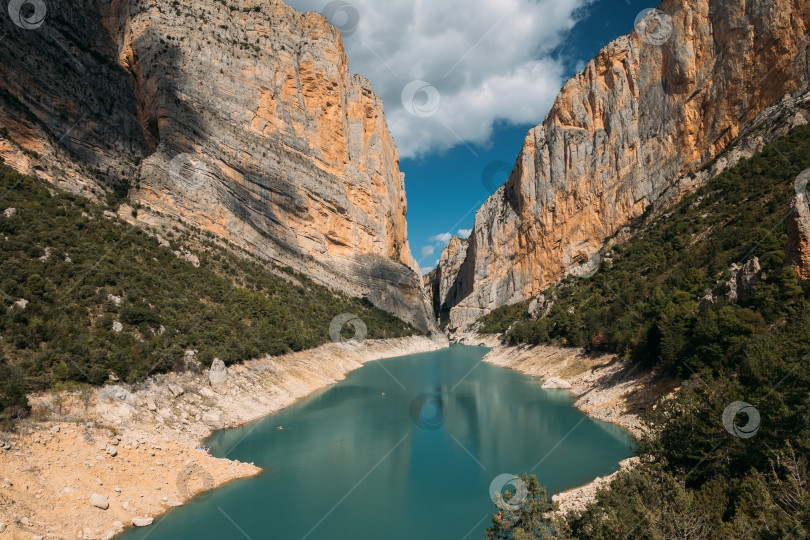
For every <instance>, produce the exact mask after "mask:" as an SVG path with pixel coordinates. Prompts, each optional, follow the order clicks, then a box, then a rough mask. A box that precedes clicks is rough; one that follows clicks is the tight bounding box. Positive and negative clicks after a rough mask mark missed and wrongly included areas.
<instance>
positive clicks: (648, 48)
mask: <svg viewBox="0 0 810 540" xmlns="http://www.w3.org/2000/svg"><path fill="white" fill-rule="evenodd" d="M659 9H660V11H661V12H663V13H664V14H665V15H666V16H667V18H668V19H667V20H668V21H671V33H670V29H669V26H668V25H667V24H664V25H663V26H661V27H658V28H655V29H653V28H649V27H648V32H650V34H647V33H645V32H644V31H640V30H639V29H637V30H636V31H634V32H633V33H631V34H630V35H627V36H623V37H620V38H618V39H617V40H615V41H614V42H612V43H611V44H609V45H608V46H607V47H605V48H604V49H603V50H602V51H601V52H600V53H599V55H598V56H597V57H596V58H594V59H593V60H591V61H590V62H588V64H587V66H586V67H585V69H584V70H583V71H582V72H581V73H579V74H578V75H576V76H575V77H574V78H573V79H572V80H570V81H569V82H568V83H567V84H566V85H565V86H564V87H563V89H562V91H561V92H560V94H559V96H558V97H557V99H556V102H555V103H554V106H553V108H552V110H551V111H550V112H549V114H548V116H547V117H546V119H545V120H544V121H543V123H542V124H541V125H539V126H537V127H536V128H534V129H532V130H531V131H530V132H529V134H528V135H527V137H526V140H525V142H524V145H523V149H522V151H521V153H520V155H519V157H518V159H517V162H516V164H515V168H514V170H513V172H512V174H511V176H510V178H509V180H508V181H507V183H506V184H505V185H504V186H502V187H501V188H500V189H499V190H498V191H497V192H496V193H495V194H494V195H493V196H492V197H490V198H489V199H488V200H487V202H486V203H485V204H484V205H483V206H482V208H481V209H479V211H478V213H477V214H476V221H475V228H474V231H473V234H472V236H471V238H470V247H469V250H468V253H467V258H466V260H465V262H464V264H463V265H462V266H461V267H460V269H459V271H458V275H459V276H461V277H460V279H461V280H468V279H469V276H472V279H473V283H474V285H473V286H471V287H470V288H469V292H468V293H467V294H466V295H464V296H463V298H460V299H454V298H448V299H440V301H439V304H443V305H445V306H446V309H449V310H450V315H449V322H450V326H451V328H456V329H463V328H465V327H466V326H468V325H469V324H470V323H471V322H473V321H475V320H476V319H477V318H478V317H480V316H481V315H482V314H485V313H487V312H489V311H490V310H492V309H494V308H496V307H498V306H501V305H504V304H509V303H513V302H517V301H520V300H525V299H527V298H529V297H531V296H533V295H536V294H538V293H539V292H541V291H542V290H543V289H544V288H546V287H547V286H548V285H549V284H551V283H552V282H554V281H556V280H558V279H559V278H561V277H562V276H564V275H565V274H568V273H574V274H582V273H583V272H588V271H590V270H591V269H590V268H589V267H588V265H589V264H594V263H596V262H598V252H599V250H600V249H601V248H602V247H603V246H604V245H605V243H606V242H607V241H609V239H611V237H613V236H614V235H616V234H617V233H618V232H619V231H620V230H621V229H622V228H623V227H625V226H627V225H628V224H630V223H631V222H632V221H633V220H634V219H636V218H639V217H640V216H642V215H643V214H644V213H645V212H647V211H649V210H651V209H653V208H654V207H655V206H656V205H661V204H664V203H670V202H674V201H675V200H677V199H678V198H679V197H680V195H681V194H682V193H683V192H684V191H685V190H690V189H694V187H695V185H697V184H698V183H699V177H696V175H695V174H694V173H695V172H696V171H697V170H698V169H699V168H700V167H701V166H703V165H705V164H706V163H708V162H710V161H711V160H712V159H714V158H715V157H717V156H718V154H720V153H721V152H722V151H723V150H724V149H725V148H726V147H727V146H728V145H729V143H730V142H732V141H733V140H734V139H735V138H736V137H737V136H738V135H739V134H740V132H741V130H743V129H744V128H745V126H747V125H749V124H750V123H751V122H752V121H753V120H754V119H755V118H756V117H757V116H758V115H759V114H760V113H761V112H762V111H763V110H764V109H765V108H766V107H767V106H769V105H771V104H772V103H774V102H776V101H777V100H779V99H780V98H782V97H783V96H785V95H786V94H788V93H790V92H794V91H797V90H798V89H800V88H803V87H805V86H806V85H807V83H808V81H809V80H810V74H809V72H810V58H809V57H808V43H809V42H810V38H809V37H808V26H810V3H807V2H806V1H805V0H664V2H663V3H662V4H661V5H660V6H659ZM665 23H666V21H665ZM664 39H665V41H664V42H663V43H661V41H663V40H664ZM586 267H588V268H586Z"/></svg>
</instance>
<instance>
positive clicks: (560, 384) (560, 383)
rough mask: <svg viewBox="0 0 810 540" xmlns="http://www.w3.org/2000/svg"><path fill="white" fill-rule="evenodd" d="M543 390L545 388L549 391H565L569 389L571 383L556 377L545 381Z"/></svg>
mask: <svg viewBox="0 0 810 540" xmlns="http://www.w3.org/2000/svg"><path fill="white" fill-rule="evenodd" d="M543 388H545V389H546V390H549V389H566V390H567V389H570V388H571V383H570V382H568V381H566V380H563V379H560V378H558V377H551V378H549V379H546V381H545V382H544V383H543Z"/></svg>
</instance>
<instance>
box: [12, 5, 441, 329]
mask: <svg viewBox="0 0 810 540" xmlns="http://www.w3.org/2000/svg"><path fill="white" fill-rule="evenodd" d="M0 20H1V21H2V22H0V24H2V25H3V26H2V28H0V30H1V31H2V34H3V46H2V47H1V48H0V75H2V76H0V126H1V127H2V131H0V157H2V158H3V159H4V160H5V162H6V163H7V164H9V165H11V166H13V167H14V168H15V169H17V170H19V171H20V172H22V173H27V174H37V175H38V176H40V177H42V178H44V179H47V180H49V181H51V182H52V183H53V184H54V185H56V186H58V187H60V188H65V189H69V190H71V191H73V192H75V193H78V194H82V195H85V196H88V197H91V198H93V199H96V200H105V199H109V198H111V197H112V198H114V199H115V198H118V199H122V198H123V197H126V198H127V199H128V200H127V202H128V203H129V204H130V205H131V206H132V207H133V209H132V210H131V212H132V217H133V218H134V221H135V222H137V223H138V224H140V225H142V226H143V227H145V228H148V229H156V230H168V229H172V228H178V229H181V230H183V231H187V232H191V233H199V234H204V235H207V236H209V237H213V238H215V239H217V240H218V241H219V242H221V243H222V244H223V245H230V246H236V247H237V248H239V249H240V250H245V251H248V252H250V253H252V254H253V255H254V256H256V257H258V258H259V259H260V260H266V261H271V262H273V263H276V264H279V265H282V266H287V267H290V268H292V269H294V270H296V271H298V272H301V273H303V274H305V275H307V276H310V277H312V278H313V279H314V280H315V281H317V282H319V283H321V284H325V285H327V286H329V287H331V288H333V289H334V290H337V291H341V292H343V293H346V294H349V295H351V296H355V297H361V296H363V297H366V298H367V299H368V300H369V301H370V302H372V303H373V304H374V305H376V306H377V307H380V308H382V309H384V310H386V311H388V312H390V313H392V314H394V315H396V316H398V317H400V318H401V319H403V320H405V321H406V322H408V323H410V324H412V325H414V326H415V327H417V328H419V329H420V330H422V331H427V332H431V331H434V330H436V325H435V322H434V318H433V315H432V313H430V311H431V310H430V309H429V306H428V299H427V295H426V292H425V290H424V287H423V284H422V276H421V271H420V269H419V267H418V265H417V264H416V262H415V260H414V258H413V257H412V255H411V252H410V248H409V245H408V237H407V229H406V213H407V203H406V199H405V189H404V175H403V174H402V173H401V172H400V170H399V165H398V162H399V156H398V152H397V148H396V146H395V144H394V141H393V139H392V137H391V135H390V133H389V131H388V127H387V125H386V121H385V114H384V111H383V104H382V101H381V99H380V98H379V97H377V96H376V95H375V94H374V92H373V90H372V87H371V84H370V83H369V81H367V80H366V79H364V78H362V77H359V76H357V75H353V74H351V73H350V72H349V67H348V59H347V57H346V55H345V53H344V49H343V43H342V41H341V36H340V32H339V31H338V29H336V28H335V27H333V26H332V25H330V24H329V23H328V22H327V21H326V19H325V18H324V17H323V16H321V15H319V14H316V13H307V14H301V13H298V12H297V11H295V10H293V9H292V8H290V7H289V6H287V5H286V4H284V3H283V2H281V1H278V0H271V1H269V2H267V1H259V0H243V1H239V2H231V3H227V2H220V1H213V0H212V1H204V2H194V3H187V2H182V3H181V2H173V3H171V4H168V3H165V2H159V1H155V0H153V1H149V0H147V1H140V0H125V1H118V0H116V1H113V2H101V1H97V0H80V1H77V2H71V3H67V4H66V3H52V4H48V6H47V13H46V15H45V19H44V21H43V22H42V23H41V24H39V26H37V25H36V24H31V25H27V24H24V21H23V23H20V21H19V20H18V21H16V22H15V21H13V20H12V19H11V18H8V17H2V18H0Z"/></svg>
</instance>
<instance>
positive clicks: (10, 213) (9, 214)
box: [3, 208, 17, 218]
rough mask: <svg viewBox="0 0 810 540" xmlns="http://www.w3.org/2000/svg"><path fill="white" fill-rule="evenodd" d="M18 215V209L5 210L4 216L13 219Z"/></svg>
mask: <svg viewBox="0 0 810 540" xmlns="http://www.w3.org/2000/svg"><path fill="white" fill-rule="evenodd" d="M16 213H17V209H16V208H6V209H5V210H3V215H4V216H5V217H7V218H10V217H13V216H14V215H15V214H16Z"/></svg>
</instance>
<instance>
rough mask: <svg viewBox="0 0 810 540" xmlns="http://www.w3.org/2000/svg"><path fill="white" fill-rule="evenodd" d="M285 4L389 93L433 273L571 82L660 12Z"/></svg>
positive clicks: (600, 5)
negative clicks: (330, 36)
mask: <svg viewBox="0 0 810 540" xmlns="http://www.w3.org/2000/svg"><path fill="white" fill-rule="evenodd" d="M287 2H288V3H289V4H290V5H291V6H293V7H294V8H296V9H298V10H300V11H318V12H321V13H324V15H325V16H326V17H327V18H328V19H329V20H330V21H331V22H332V23H333V24H335V25H336V26H337V27H338V28H340V29H341V31H342V32H343V39H344V44H345V47H346V51H347V54H348V55H349V58H350V69H351V70H352V71H353V72H355V73H359V74H360V75H363V76H365V77H367V78H368V79H369V80H370V81H371V83H372V85H373V87H374V90H375V92H376V93H377V94H378V95H379V96H381V97H382V99H383V102H384V104H385V111H386V119H387V120H388V124H389V126H390V128H391V132H392V134H393V136H394V139H395V141H396V143H397V146H398V148H399V150H400V154H401V163H400V168H401V169H402V171H403V172H404V173H405V188H406V192H407V196H408V233H409V240H410V245H411V251H412V252H413V255H414V257H415V258H416V260H417V261H419V263H420V266H421V267H422V268H423V269H426V270H427V269H430V268H432V267H433V266H435V264H436V261H437V260H438V258H439V255H440V254H441V251H442V249H444V246H445V245H446V243H447V241H448V240H449V234H460V233H461V234H463V233H464V232H465V231H467V230H469V229H471V228H472V226H473V222H474V219H475V211H476V210H477V209H478V207H479V206H480V205H481V204H482V203H483V202H484V200H486V198H487V197H488V196H489V195H490V193H491V190H494V189H495V188H497V187H498V185H500V183H503V182H504V181H505V180H506V178H507V177H508V174H509V170H510V169H511V166H512V165H513V164H514V161H515V159H516V158H517V155H518V153H519V152H520V149H521V148H522V145H523V140H524V138H525V136H526V133H527V131H528V130H529V129H531V128H532V127H533V126H535V125H537V124H539V123H540V122H542V120H543V117H544V116H545V114H546V113H547V112H548V110H549V108H550V107H551V104H552V103H553V99H554V97H555V96H556V94H557V92H558V91H559V89H560V87H561V86H562V84H563V83H564V82H565V80H567V79H568V78H570V77H571V76H572V75H573V74H575V73H576V72H577V71H578V70H579V69H581V68H582V67H583V65H584V62H585V61H587V60H589V59H590V58H592V57H593V56H595V55H596V53H597V52H598V51H599V49H601V48H602V47H603V46H604V45H606V44H607V43H608V42H610V41H611V40H612V39H614V38H616V37H618V36H620V35H622V34H626V33H628V32H630V31H631V30H632V29H633V26H634V23H635V20H636V16H637V15H638V14H639V13H640V12H641V11H642V10H644V9H647V8H651V7H656V3H652V2H649V1H644V0H508V1H507V0H386V2H380V1H379V0H348V1H344V0H287ZM482 179H484V180H482ZM448 233H449V234H448Z"/></svg>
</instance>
